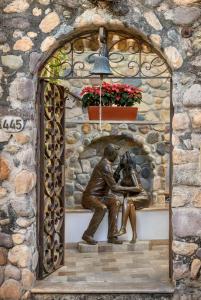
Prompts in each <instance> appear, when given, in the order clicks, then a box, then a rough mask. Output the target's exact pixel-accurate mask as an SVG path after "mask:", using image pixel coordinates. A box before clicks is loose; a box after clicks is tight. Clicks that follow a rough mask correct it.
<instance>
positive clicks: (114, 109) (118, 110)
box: [88, 106, 138, 121]
mask: <svg viewBox="0 0 201 300" xmlns="http://www.w3.org/2000/svg"><path fill="white" fill-rule="evenodd" d="M137 111H138V108H137V107H131V106H123V107H122V106H102V120H113V121H133V120H135V119H136V117H137ZM88 115H89V120H99V106H88Z"/></svg>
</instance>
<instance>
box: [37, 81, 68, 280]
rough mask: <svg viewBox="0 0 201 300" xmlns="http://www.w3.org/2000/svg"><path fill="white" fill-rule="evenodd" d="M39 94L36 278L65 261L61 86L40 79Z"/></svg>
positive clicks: (42, 276) (62, 102)
mask: <svg viewBox="0 0 201 300" xmlns="http://www.w3.org/2000/svg"><path fill="white" fill-rule="evenodd" d="M40 83H41V84H40V93H39V94H40V97H39V110H40V111H39V115H40V120H39V128H40V136H39V137H38V138H39V141H38V142H39V145H40V147H39V151H40V153H38V155H39V166H38V168H40V172H39V173H38V176H39V180H38V182H39V183H40V184H39V186H38V199H39V201H38V208H39V209H38V218H39V222H38V234H39V245H38V249H39V267H38V278H40V279H41V278H44V277H45V276H47V275H49V274H50V273H52V272H54V271H55V270H56V269H58V268H59V267H61V265H62V264H63V262H64V249H65V247H64V218H65V204H64V180H65V179H64V151H65V142H64V130H65V129H64V128H65V126H64V124H65V123H64V121H65V118H64V115H65V97H64V87H62V86H59V85H56V84H53V83H50V82H47V81H44V80H41V82H40Z"/></svg>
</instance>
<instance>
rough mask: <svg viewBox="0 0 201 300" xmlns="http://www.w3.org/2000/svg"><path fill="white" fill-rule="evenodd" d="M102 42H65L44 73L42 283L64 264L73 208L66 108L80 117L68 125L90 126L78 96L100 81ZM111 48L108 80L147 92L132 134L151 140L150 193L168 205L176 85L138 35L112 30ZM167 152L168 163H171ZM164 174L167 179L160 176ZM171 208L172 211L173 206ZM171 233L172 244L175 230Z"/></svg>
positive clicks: (91, 36) (93, 38)
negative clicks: (67, 183) (97, 65)
mask: <svg viewBox="0 0 201 300" xmlns="http://www.w3.org/2000/svg"><path fill="white" fill-rule="evenodd" d="M98 39H99V35H98V30H94V31H90V32H84V33H82V34H80V35H79V36H76V37H75V38H73V39H71V40H69V41H66V42H65V43H64V44H63V45H62V46H61V47H60V48H59V49H58V50H56V51H55V52H54V53H53V54H52V56H51V57H50V58H49V60H48V61H46V63H45V64H44V66H43V69H42V70H41V72H40V90H39V102H38V109H39V114H40V124H39V128H40V138H39V152H38V153H40V156H39V167H38V171H39V172H38V176H39V181H38V182H40V185H38V199H40V201H39V206H38V215H39V218H38V234H39V243H40V245H38V248H39V278H43V277H45V276H47V275H49V274H50V273H52V272H53V271H55V270H56V269H57V268H59V267H60V266H62V264H63V261H64V252H65V251H64V249H65V241H64V219H65V202H67V206H68V204H69V201H68V197H67V198H65V189H64V169H65V161H66V160H67V161H68V159H69V157H67V156H66V155H69V156H70V155H71V154H70V153H72V151H71V150H72V148H71V146H69V145H71V142H69V144H68V148H67V150H69V151H67V152H65V142H64V134H65V111H64V107H65V103H70V102H77V103H78V105H77V107H79V113H78V112H77V114H76V113H75V112H73V110H71V111H70V114H67V117H68V119H67V120H66V122H70V123H74V124H75V123H76V124H81V125H80V126H83V124H84V123H86V118H87V115H86V112H85V111H84V112H83V111H82V108H81V105H80V102H79V101H80V96H79V95H80V92H81V89H82V88H83V87H84V86H85V85H90V84H92V85H96V84H98V83H99V77H97V76H92V75H91V74H90V70H91V68H92V66H93V63H94V55H95V54H97V52H98V50H99V43H98ZM107 47H108V50H109V61H110V66H111V69H112V72H113V75H110V76H108V77H107V78H105V80H106V81H108V82H121V83H126V84H131V85H135V86H138V87H144V95H145V96H144V102H143V105H142V106H141V107H140V114H139V119H138V121H137V123H136V124H134V125H135V126H137V130H132V129H129V130H131V131H134V132H135V131H137V134H138V135H141V137H143V138H144V140H145V141H146V142H147V141H148V140H149V142H148V144H149V146H150V152H151V155H152V156H153V155H154V156H155V158H156V159H155V160H157V157H158V163H157V162H156V172H155V177H154V178H156V180H155V183H154V184H155V187H153V189H151V192H152V196H153V203H152V204H157V205H158V204H159V202H163V203H162V204H167V198H170V193H171V189H169V188H168V187H167V186H168V185H171V171H170V172H168V171H167V170H168V169H169V168H170V167H169V166H170V165H171V163H170V161H171V151H169V149H170V148H171V111H172V108H171V90H172V81H171V71H170V68H169V67H168V65H167V64H166V62H165V60H164V58H163V57H162V55H161V54H160V53H159V52H158V51H156V50H155V49H153V47H152V46H151V45H149V44H148V43H147V42H146V41H144V40H142V39H141V38H140V37H138V36H132V35H131V34H128V33H125V32H123V31H114V30H113V31H108V32H107ZM158 91H159V92H158ZM161 99H163V100H161ZM164 99H165V100H164ZM71 105H72V107H71V109H74V107H73V104H72V103H71V104H70V105H69V106H68V108H70V106H71ZM151 106H152V108H151V109H150V107H151ZM77 111H78V109H77ZM76 126H77V125H76ZM118 126H119V125H118ZM113 127H115V126H113ZM118 128H119V127H118ZM125 128H126V126H125ZM130 128H131V126H130ZM133 128H134V127H133ZM113 129H115V128H113ZM127 129H128V128H126V130H127ZM79 130H80V129H78V131H79ZM156 132H157V134H156ZM118 134H119V132H118V133H117V135H118ZM69 136H71V135H69ZM156 136H157V137H156ZM154 138H155V140H154ZM82 140H84V139H82ZM78 146H79V147H80V150H79V151H80V152H79V153H81V152H83V151H84V150H85V145H83V143H80V141H79V143H78V144H77V146H76V148H77V149H78ZM168 151H169V153H170V155H169V154H168V157H169V162H168V161H167V153H168ZM75 152H76V150H75V151H74V153H75ZM66 153H68V154H66ZM67 167H69V165H67ZM161 173H162V174H163V175H160V174H161ZM167 174H170V178H169V180H167V176H168V175H167ZM159 191H160V193H159ZM70 196H72V195H71V194H70ZM159 199H160V200H159ZM65 200H66V201H65ZM71 201H72V197H71ZM71 204H72V203H71ZM167 205H168V206H169V205H170V203H168V204H167ZM169 215H170V214H169ZM170 217H171V216H170ZM170 224H171V222H170ZM169 234H170V239H171V229H170V231H169ZM170 265H171V264H170Z"/></svg>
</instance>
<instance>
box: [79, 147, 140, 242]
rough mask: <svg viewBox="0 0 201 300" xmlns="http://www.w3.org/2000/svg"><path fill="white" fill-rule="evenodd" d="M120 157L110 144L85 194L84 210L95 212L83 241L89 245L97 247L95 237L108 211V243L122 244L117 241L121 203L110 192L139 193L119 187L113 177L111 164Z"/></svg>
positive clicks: (135, 190) (94, 171)
mask: <svg viewBox="0 0 201 300" xmlns="http://www.w3.org/2000/svg"><path fill="white" fill-rule="evenodd" d="M117 156H118V152H117V147H115V146H114V145H112V144H108V145H107V146H106V147H105V149H104V154H103V158H102V159H101V160H100V162H99V163H98V164H97V165H96V166H95V168H94V170H93V172H92V175H91V178H90V180H89V183H88V185H87V187H86V189H85V191H84V192H83V197H82V205H83V207H84V208H87V209H91V210H94V214H93V216H92V219H91V221H90V223H89V225H88V228H87V229H86V231H85V232H84V234H83V236H82V239H83V240H84V241H85V242H87V243H88V244H92V245H95V244H96V243H97V242H96V241H95V240H94V239H93V236H94V234H95V232H96V230H97V228H98V226H99V224H100V223H101V221H102V219H103V217H104V215H105V213H106V211H107V209H108V210H109V213H108V242H109V243H115V244H121V242H120V241H118V239H117V233H118V232H117V216H118V212H119V207H120V201H118V200H117V199H116V197H115V196H114V195H112V194H109V192H110V191H111V192H117V193H125V192H126V193H127V192H138V191H139V189H138V187H133V186H132V187H126V186H121V185H118V184H117V183H116V181H115V179H114V177H113V171H112V166H111V164H112V163H113V162H114V161H115V159H116V158H117Z"/></svg>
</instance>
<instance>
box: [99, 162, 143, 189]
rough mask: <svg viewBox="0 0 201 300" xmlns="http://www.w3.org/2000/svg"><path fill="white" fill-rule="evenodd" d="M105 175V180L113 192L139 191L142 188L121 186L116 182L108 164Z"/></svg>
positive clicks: (104, 171)
mask: <svg viewBox="0 0 201 300" xmlns="http://www.w3.org/2000/svg"><path fill="white" fill-rule="evenodd" d="M103 177H104V180H105V181H106V183H107V185H108V186H109V188H110V189H111V191H113V192H117V193H118V192H119V193H123V192H139V191H140V189H139V188H138V187H128V186H121V185H119V184H117V183H116V181H115V179H114V176H113V172H112V169H111V168H110V167H109V166H106V167H105V168H104V170H103Z"/></svg>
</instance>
